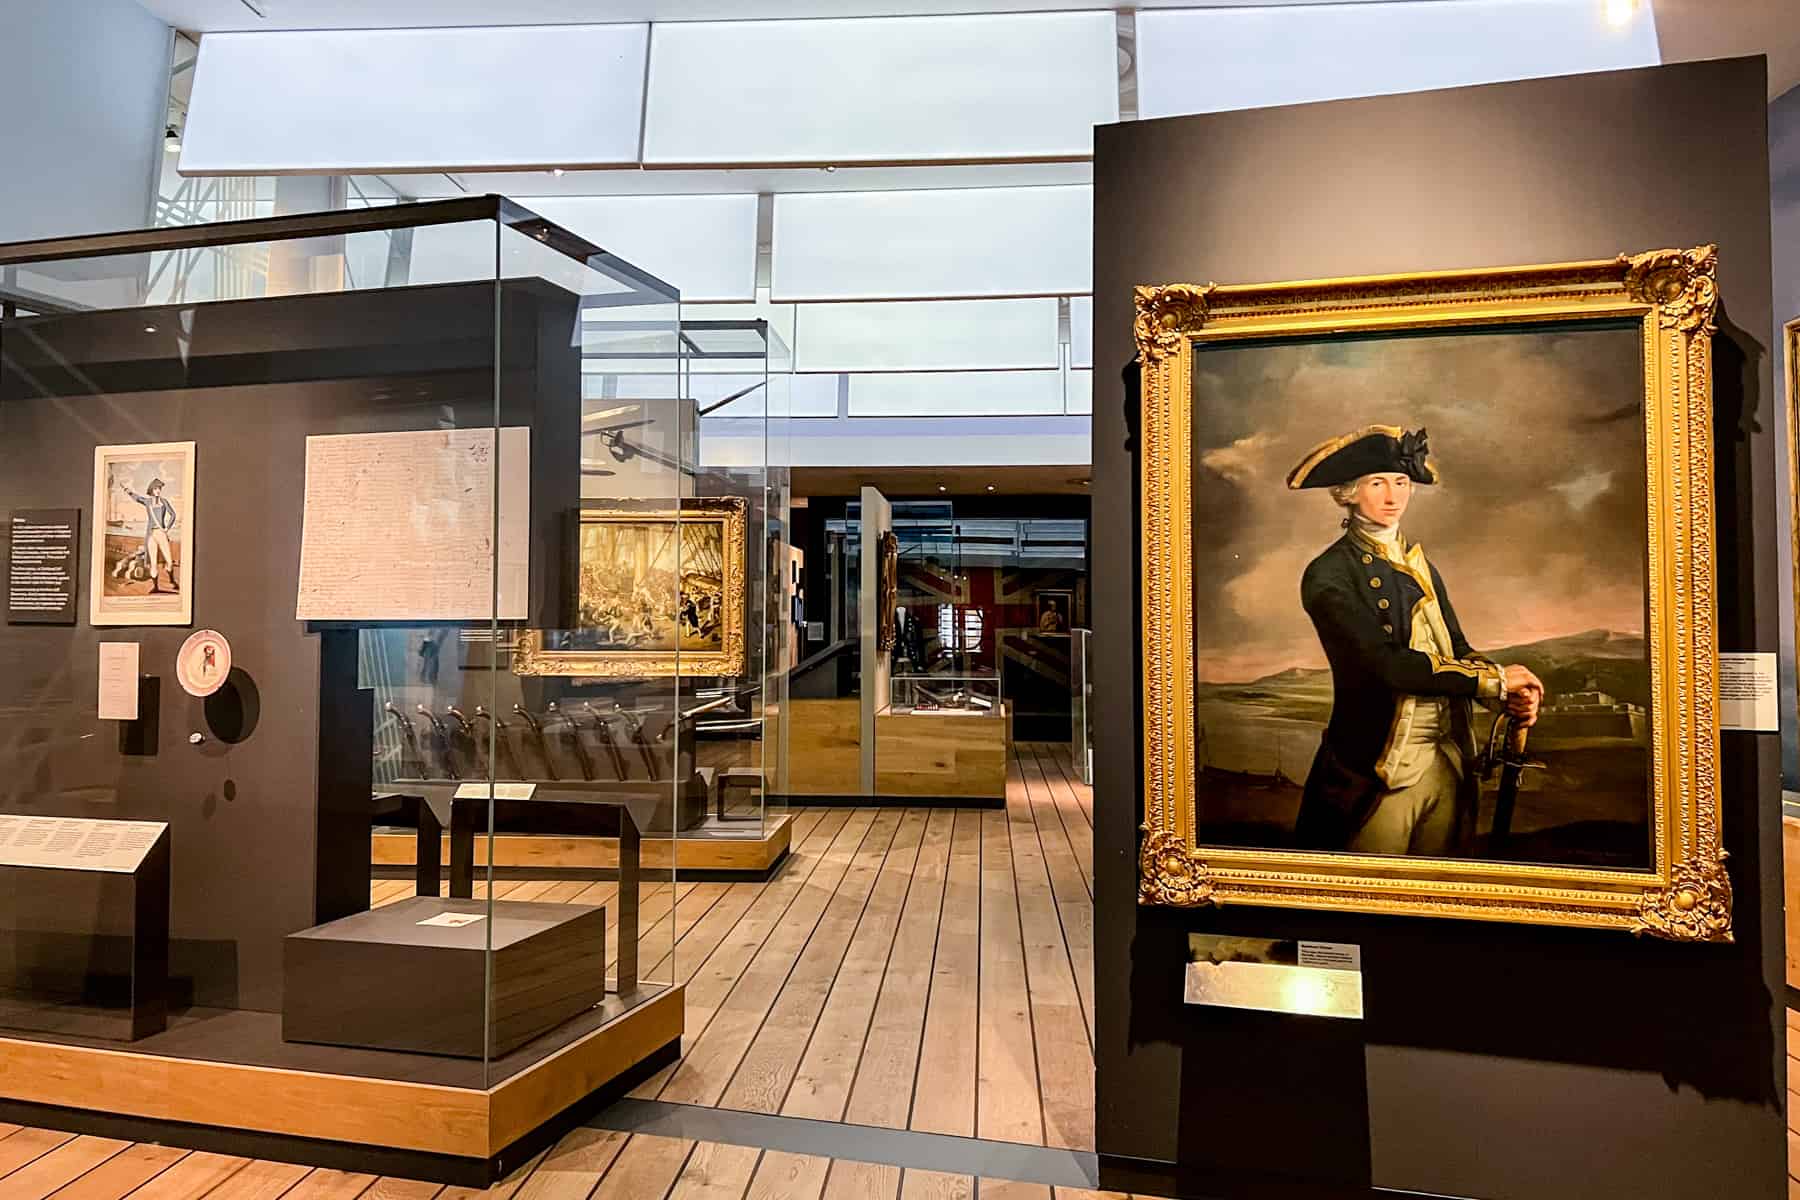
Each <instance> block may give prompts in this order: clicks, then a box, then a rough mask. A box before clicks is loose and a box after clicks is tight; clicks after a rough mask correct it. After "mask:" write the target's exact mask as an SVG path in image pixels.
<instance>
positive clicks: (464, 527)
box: [294, 426, 531, 622]
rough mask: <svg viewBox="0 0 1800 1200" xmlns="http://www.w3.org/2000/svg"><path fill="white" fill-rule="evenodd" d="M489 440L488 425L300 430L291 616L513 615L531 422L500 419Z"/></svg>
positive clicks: (524, 547) (521, 584) (521, 600)
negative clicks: (309, 433) (302, 444)
mask: <svg viewBox="0 0 1800 1200" xmlns="http://www.w3.org/2000/svg"><path fill="white" fill-rule="evenodd" d="M497 447H498V448H497V450H496V438H495V431H494V430H492V429H442V430H425V431H421V432H408V433H358V434H336V435H329V436H321V437H309V438H307V439H306V497H305V505H306V508H305V520H304V531H303V533H302V535H301V539H300V586H299V596H298V598H297V600H296V603H295V608H294V611H295V616H296V617H298V618H299V619H300V620H303V621H418V622H429V621H486V620H490V619H496V618H497V619H499V620H520V619H523V618H524V616H525V605H526V589H527V584H528V581H529V577H530V552H529V530H528V526H529V522H530V517H531V430H530V429H527V428H524V427H522V426H521V427H517V428H507V429H502V430H500V431H499V438H498V439H497ZM496 513H497V516H496ZM496 568H497V569H498V572H499V578H498V586H497V597H498V610H497V611H496V604H495V600H496V579H495V571H496Z"/></svg>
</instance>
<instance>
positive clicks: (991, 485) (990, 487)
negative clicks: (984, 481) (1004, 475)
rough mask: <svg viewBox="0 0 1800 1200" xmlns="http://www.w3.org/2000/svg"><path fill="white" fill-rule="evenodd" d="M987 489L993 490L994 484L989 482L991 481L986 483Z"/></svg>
mask: <svg viewBox="0 0 1800 1200" xmlns="http://www.w3.org/2000/svg"><path fill="white" fill-rule="evenodd" d="M987 490H988V491H990V492H991V491H993V490H994V485H993V484H991V483H990V484H988V485H987Z"/></svg>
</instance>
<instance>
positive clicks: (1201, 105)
mask: <svg viewBox="0 0 1800 1200" xmlns="http://www.w3.org/2000/svg"><path fill="white" fill-rule="evenodd" d="M1607 8H1608V6H1607V5H1604V4H1602V3H1600V2H1599V0H1413V2H1410V3H1398V2H1393V3H1371V4H1346V5H1341V6H1335V7H1330V8H1320V7H1313V6H1272V7H1267V8H1245V9H1188V10H1184V11H1164V12H1142V13H1139V14H1138V17H1137V51H1138V60H1137V61H1138V112H1139V115H1140V116H1143V117H1170V116H1180V115H1183V114H1186V113H1203V112H1220V111H1224V110H1228V109H1243V108H1261V107H1264V106H1267V105H1275V104H1300V103H1305V102H1309V101H1315V100H1337V99H1344V98H1346V97H1351V96H1375V95H1384V94H1389V93H1394V92H1413V91H1425V90H1428V89H1431V88H1445V87H1459V86H1463V85H1467V84H1477V83H1496V82H1500V81H1503V80H1509V79H1529V78H1536V77H1542V76H1549V75H1564V74H1572V73H1577V72H1582V71H1605V70H1612V69H1616V68H1623V67H1641V66H1652V65H1654V64H1656V63H1658V62H1660V61H1661V56H1660V55H1659V53H1658V50H1657V43H1656V22H1655V20H1654V18H1653V17H1652V16H1651V12H1650V5H1649V4H1648V3H1645V4H1640V5H1639V6H1638V7H1637V8H1636V9H1635V10H1634V11H1633V12H1632V13H1631V14H1630V16H1629V19H1628V20H1626V21H1625V22H1624V23H1623V24H1614V23H1613V22H1612V21H1610V20H1609V19H1608V17H1607Z"/></svg>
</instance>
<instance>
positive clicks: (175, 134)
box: [163, 125, 181, 154]
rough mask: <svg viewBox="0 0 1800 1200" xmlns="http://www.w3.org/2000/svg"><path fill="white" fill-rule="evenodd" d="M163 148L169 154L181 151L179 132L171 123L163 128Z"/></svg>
mask: <svg viewBox="0 0 1800 1200" xmlns="http://www.w3.org/2000/svg"><path fill="white" fill-rule="evenodd" d="M163 149H164V150H166V151H168V152H169V153H170V154H179V153H181V133H180V131H179V130H177V129H176V128H175V127H174V126H173V125H168V126H165V127H164V128H163Z"/></svg>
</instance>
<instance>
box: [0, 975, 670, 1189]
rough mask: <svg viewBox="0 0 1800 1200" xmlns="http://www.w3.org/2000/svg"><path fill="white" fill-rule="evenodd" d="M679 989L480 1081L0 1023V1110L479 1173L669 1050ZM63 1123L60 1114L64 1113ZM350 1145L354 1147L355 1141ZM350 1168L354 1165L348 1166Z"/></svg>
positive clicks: (470, 1179) (484, 1176)
mask: <svg viewBox="0 0 1800 1200" xmlns="http://www.w3.org/2000/svg"><path fill="white" fill-rule="evenodd" d="M683 1004H684V997H683V989H682V988H680V987H673V988H668V989H666V990H664V991H661V992H659V993H658V994H657V995H655V996H654V997H652V998H651V999H649V1000H646V1001H645V1002H643V1003H642V1004H639V1005H637V1006H636V1007H634V1008H632V1009H631V1010H629V1011H627V1012H625V1013H622V1014H621V1015H619V1016H618V1017H615V1018H614V1019H612V1020H610V1021H608V1022H606V1023H605V1024H604V1025H600V1026H599V1027H598V1028H595V1029H593V1030H591V1031H590V1032H588V1033H586V1034H584V1035H582V1036H581V1037H579V1038H577V1039H576V1040H574V1041H571V1042H570V1043H569V1044H567V1045H565V1046H563V1047H562V1048H561V1049H559V1050H557V1051H555V1052H554V1053H552V1054H549V1055H546V1056H545V1057H543V1058H541V1059H539V1060H537V1061H536V1062H533V1063H531V1064H530V1065H528V1066H525V1067H523V1068H522V1069H520V1070H518V1071H517V1072H515V1073H513V1074H511V1075H510V1076H508V1077H507V1078H505V1079H503V1080H501V1081H499V1082H498V1083H495V1084H494V1085H493V1086H491V1087H486V1088H483V1087H455V1086H450V1085H447V1084H441V1083H431V1082H419V1081H416V1080H397V1079H383V1078H372V1077H366V1076H360V1075H348V1074H330V1073H326V1072H323V1071H311V1070H297V1069H294V1068H291V1067H268V1066H255V1065H246V1064H243V1063H236V1062H218V1061H211V1060H203V1059H195V1058H174V1057H168V1056H164V1055H157V1054H145V1053H140V1052H135V1051H124V1050H112V1049H103V1048H99V1047H94V1046H80V1045H66V1044H61V1043H55V1042H44V1041H33V1040H27V1039H23V1038H10V1037H0V1112H4V1111H7V1110H9V1109H13V1108H15V1107H16V1108H19V1109H29V1110H31V1115H32V1117H33V1120H34V1122H35V1123H37V1124H45V1123H48V1124H50V1125H51V1126H52V1127H54V1126H55V1125H57V1124H58V1123H59V1122H58V1121H57V1119H56V1114H57V1113H59V1112H62V1113H67V1114H69V1115H70V1117H71V1118H72V1119H73V1120H74V1122H75V1124H76V1125H80V1126H82V1128H81V1129H80V1130H79V1131H80V1132H88V1131H89V1130H90V1129H103V1128H106V1124H105V1123H106V1122H107V1121H108V1119H109V1118H111V1119H116V1120H118V1121H119V1122H121V1124H119V1125H118V1126H116V1127H115V1128H116V1132H115V1133H113V1134H112V1136H121V1135H125V1136H129V1137H132V1138H135V1139H136V1140H148V1139H147V1138H146V1136H145V1134H144V1132H143V1131H144V1129H145V1128H146V1126H147V1124H148V1127H149V1128H151V1129H154V1130H155V1131H156V1133H157V1135H158V1136H157V1137H156V1139H155V1140H158V1141H164V1142H168V1143H170V1144H174V1145H187V1144H192V1145H194V1146H196V1147H197V1148H201V1149H219V1148H225V1147H229V1146H231V1145H233V1144H234V1143H233V1142H232V1141H231V1135H238V1136H240V1137H242V1138H244V1139H245V1142H244V1143H243V1148H242V1149H240V1150H238V1151H236V1152H239V1153H242V1152H245V1151H249V1152H252V1153H254V1154H256V1155H258V1156H260V1157H274V1158H285V1159H289V1160H291V1161H296V1162H304V1163H315V1164H317V1165H323V1166H333V1167H343V1166H344V1165H345V1164H346V1163H349V1164H354V1163H356V1162H358V1161H363V1162H366V1163H367V1164H368V1166H370V1167H373V1168H375V1169H377V1170H385V1169H386V1166H385V1164H389V1163H393V1162H395V1161H396V1159H397V1158H398V1159H399V1160H401V1161H406V1162H407V1163H408V1169H409V1170H410V1171H412V1172H413V1173H414V1174H415V1176H416V1177H419V1178H434V1179H438V1180H441V1181H443V1182H449V1183H458V1184H464V1185H478V1186H485V1183H486V1182H489V1181H492V1180H493V1179H497V1178H499V1177H500V1176H501V1175H503V1174H504V1173H505V1172H506V1171H509V1170H511V1169H513V1168H514V1167H516V1166H517V1165H518V1164H519V1162H521V1161H523V1158H524V1157H525V1156H528V1154H530V1153H535V1152H536V1150H537V1149H541V1148H542V1147H541V1146H539V1145H537V1142H538V1141H541V1140H542V1139H541V1138H534V1135H536V1134H538V1133H539V1132H540V1131H544V1130H546V1129H548V1128H550V1127H552V1126H554V1125H555V1124H556V1123H557V1121H558V1119H559V1118H561V1117H564V1116H565V1115H566V1114H569V1113H570V1112H571V1111H572V1110H574V1109H576V1108H577V1107H578V1106H581V1105H582V1104H583V1102H584V1101H587V1100H588V1099H589V1098H590V1097H592V1096H594V1094H595V1093H597V1092H602V1091H604V1090H606V1089H607V1087H608V1085H609V1084H612V1083H614V1081H617V1080H620V1079H622V1078H625V1077H629V1076H633V1075H635V1074H637V1073H640V1072H638V1068H639V1067H640V1066H641V1065H646V1064H648V1063H649V1062H651V1061H652V1060H656V1061H661V1060H664V1059H667V1058H669V1057H670V1055H671V1054H672V1053H673V1052H674V1051H675V1048H677V1047H678V1046H679V1043H680V1039H681V1034H682V1028H683V1012H684V1010H683ZM71 1127H73V1126H71ZM359 1151H360V1152H361V1153H362V1157H361V1158H360V1159H359V1156H358V1152H359ZM350 1169H356V1168H355V1167H353V1166H352V1167H351V1168H350Z"/></svg>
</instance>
